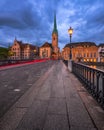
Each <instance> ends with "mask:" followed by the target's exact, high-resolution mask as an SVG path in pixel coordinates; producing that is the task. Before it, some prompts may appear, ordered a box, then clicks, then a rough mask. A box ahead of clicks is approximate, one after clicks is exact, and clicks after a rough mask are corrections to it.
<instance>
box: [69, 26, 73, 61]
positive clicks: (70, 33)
mask: <svg viewBox="0 0 104 130" xmlns="http://www.w3.org/2000/svg"><path fill="white" fill-rule="evenodd" d="M68 33H69V35H70V43H71V38H72V34H73V29H72V28H71V27H70V28H69V29H68ZM70 59H72V51H71V45H70Z"/></svg>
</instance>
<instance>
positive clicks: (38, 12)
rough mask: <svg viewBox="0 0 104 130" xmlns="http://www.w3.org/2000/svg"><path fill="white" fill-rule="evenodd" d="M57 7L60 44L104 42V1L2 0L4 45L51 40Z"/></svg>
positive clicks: (0, 14) (0, 38) (0, 29)
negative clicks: (69, 31) (16, 42)
mask: <svg viewBox="0 0 104 130" xmlns="http://www.w3.org/2000/svg"><path fill="white" fill-rule="evenodd" d="M54 10H56V16H57V28H58V34H59V47H60V48H61V49H62V48H63V47H64V46H65V44H67V43H68V42H69V35H68V28H69V27H70V26H71V27H72V28H73V29H74V32H73V36H72V42H82V41H90V42H95V43H96V44H99V43H104V0H0V45H3V46H8V44H9V43H10V44H13V41H14V38H15V37H16V38H17V40H21V41H23V42H24V43H32V44H34V45H39V46H40V45H42V44H43V43H44V42H46V41H47V42H49V43H51V34H52V30H53V20H54V19H53V18H54Z"/></svg>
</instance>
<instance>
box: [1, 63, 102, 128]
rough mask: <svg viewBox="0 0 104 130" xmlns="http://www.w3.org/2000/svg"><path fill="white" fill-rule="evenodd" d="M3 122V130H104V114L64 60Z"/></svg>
mask: <svg viewBox="0 0 104 130" xmlns="http://www.w3.org/2000/svg"><path fill="white" fill-rule="evenodd" d="M55 62H56V63H55V64H54V65H53V66H52V68H51V69H49V70H48V71H47V72H46V73H45V75H43V76H42V77H41V78H40V79H39V80H38V81H37V82H36V83H35V84H34V85H33V86H32V87H31V88H30V89H29V90H28V91H27V92H26V93H25V94H24V95H23V96H22V97H21V98H20V99H19V100H18V101H17V102H16V103H15V105H14V106H12V108H11V109H10V110H9V111H8V112H7V113H6V114H5V115H4V117H3V118H2V119H1V123H0V130H104V111H103V110H102V109H101V108H100V106H99V105H98V104H97V102H96V101H95V100H94V99H93V98H92V97H91V96H90V95H89V94H88V92H87V91H86V89H85V88H84V87H83V86H82V84H81V83H80V82H79V81H78V79H77V78H76V77H75V76H74V75H73V74H72V73H70V72H69V70H68V69H67V67H66V66H65V65H64V64H63V63H62V62H61V61H55Z"/></svg>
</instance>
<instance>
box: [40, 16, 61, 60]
mask: <svg viewBox="0 0 104 130" xmlns="http://www.w3.org/2000/svg"><path fill="white" fill-rule="evenodd" d="M39 55H40V58H53V59H59V58H60V49H59V47H58V30H57V23H56V15H54V27H53V32H52V43H48V42H45V43H44V44H43V45H42V46H41V47H40V53H39Z"/></svg>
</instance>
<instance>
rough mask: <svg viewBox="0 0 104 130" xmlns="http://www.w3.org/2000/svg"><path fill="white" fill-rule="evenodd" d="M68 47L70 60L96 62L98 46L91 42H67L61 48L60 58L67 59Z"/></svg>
mask: <svg viewBox="0 0 104 130" xmlns="http://www.w3.org/2000/svg"><path fill="white" fill-rule="evenodd" d="M70 48H71V52H72V60H74V61H81V62H97V61H98V46H96V44H95V43H93V42H76V43H70V44H67V45H66V46H65V47H64V48H63V50H62V58H63V59H64V60H69V55H70Z"/></svg>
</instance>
